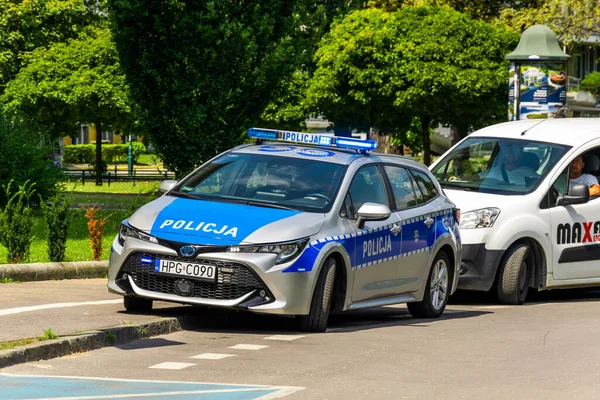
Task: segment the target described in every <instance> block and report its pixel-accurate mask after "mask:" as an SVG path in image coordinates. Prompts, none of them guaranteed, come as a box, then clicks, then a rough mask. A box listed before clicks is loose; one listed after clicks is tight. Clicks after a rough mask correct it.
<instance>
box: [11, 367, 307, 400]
mask: <svg viewBox="0 0 600 400" xmlns="http://www.w3.org/2000/svg"><path fill="white" fill-rule="evenodd" d="M0 376H14V377H25V378H57V379H67V380H68V379H71V380H97V381H106V382H111V381H113V382H145V383H179V382H174V381H160V380H156V381H154V380H148V379H119V378H96V377H93V376H58V375H18V374H10V373H5V372H0ZM185 383H187V384H193V385H227V386H230V387H232V388H231V389H215V390H202V389H199V390H198V391H193V392H191V391H189V392H168V393H164V392H163V393H156V395H157V396H162V395H185V394H196V393H199V394H201V393H226V392H243V391H249V390H251V391H268V390H277V392H275V393H271V394H268V395H266V396H263V397H260V399H261V400H270V399H277V398H280V397H284V396H288V395H290V394H292V393H295V392H298V391H300V390H304V389H306V388H305V387H302V386H266V385H250V386H253V387H251V388H248V386H249V385H247V384H240V383H219V382H185ZM149 395H153V393H140V394H131V393H128V394H124V395H108V396H89V397H59V398H58V399H60V400H85V399H88V400H93V399H115V398H120V397H122V398H131V397H145V396H149ZM115 396H119V397H115ZM34 400H57V398H56V397H50V398H45V399H40V398H38V399H34Z"/></svg>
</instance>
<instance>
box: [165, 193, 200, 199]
mask: <svg viewBox="0 0 600 400" xmlns="http://www.w3.org/2000/svg"><path fill="white" fill-rule="evenodd" d="M169 196H175V197H185V198H186V199H198V198H199V197H197V196H194V195H193V194H191V193H185V192H169Z"/></svg>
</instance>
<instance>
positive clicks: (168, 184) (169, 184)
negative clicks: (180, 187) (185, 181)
mask: <svg viewBox="0 0 600 400" xmlns="http://www.w3.org/2000/svg"><path fill="white" fill-rule="evenodd" d="M175 185H177V181H174V180H170V179H169V180H166V181H162V182H161V183H160V185H159V186H158V192H159V193H161V194H164V193H167V192H168V191H169V190H171V189H173V188H174V187H175Z"/></svg>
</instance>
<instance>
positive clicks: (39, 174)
mask: <svg viewBox="0 0 600 400" xmlns="http://www.w3.org/2000/svg"><path fill="white" fill-rule="evenodd" d="M41 132H42V130H41V129H40V127H38V126H35V125H33V124H31V123H29V124H28V123H24V122H20V121H11V120H9V119H8V118H6V116H5V115H4V114H3V113H2V112H1V110H0V187H2V186H7V185H9V183H10V182H13V185H14V186H15V187H17V186H23V185H24V184H25V182H30V183H32V184H34V185H35V188H36V192H37V193H38V194H39V195H40V196H42V197H44V198H47V197H50V196H52V195H53V193H54V189H55V186H56V183H57V182H58V181H59V180H60V179H61V178H62V172H61V170H60V169H59V168H54V167H53V166H52V161H51V160H49V159H48V155H49V154H50V153H51V152H52V150H53V149H52V148H51V147H50V146H46V145H45V144H44V143H47V142H48V140H47V137H46V136H45V135H43V134H42V133H41ZM5 194H6V193H5V191H4V190H0V207H2V206H4V205H5V204H6V202H7V201H8V199H7V198H6V196H5ZM36 199H37V198H33V199H32V200H33V201H36Z"/></svg>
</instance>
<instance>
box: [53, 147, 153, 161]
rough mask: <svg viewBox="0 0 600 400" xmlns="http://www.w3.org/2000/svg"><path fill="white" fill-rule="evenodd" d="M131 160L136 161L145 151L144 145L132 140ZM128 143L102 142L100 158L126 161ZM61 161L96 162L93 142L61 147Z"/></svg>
mask: <svg viewBox="0 0 600 400" xmlns="http://www.w3.org/2000/svg"><path fill="white" fill-rule="evenodd" d="M132 145H133V162H134V163H135V162H137V160H138V158H139V157H140V155H141V154H144V153H145V152H146V146H144V144H143V143H140V142H133V143H132ZM128 149H129V143H126V144H103V145H102V160H103V161H104V162H107V163H112V162H127V152H128ZM63 150H64V153H63V163H66V164H94V163H95V162H96V145H95V144H72V145H68V146H65V147H64V148H63Z"/></svg>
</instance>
